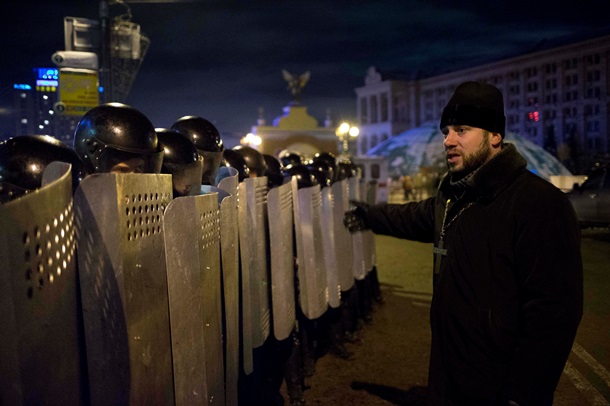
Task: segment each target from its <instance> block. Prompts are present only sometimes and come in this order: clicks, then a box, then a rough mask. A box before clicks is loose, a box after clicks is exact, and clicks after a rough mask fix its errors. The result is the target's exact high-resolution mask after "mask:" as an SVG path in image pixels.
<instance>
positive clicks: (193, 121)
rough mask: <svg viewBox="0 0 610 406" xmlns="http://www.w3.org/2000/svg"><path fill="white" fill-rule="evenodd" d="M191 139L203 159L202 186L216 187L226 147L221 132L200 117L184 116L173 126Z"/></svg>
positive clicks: (173, 128)
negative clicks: (217, 173) (217, 175)
mask: <svg viewBox="0 0 610 406" xmlns="http://www.w3.org/2000/svg"><path fill="white" fill-rule="evenodd" d="M171 129H172V130H175V131H178V132H180V133H182V134H184V135H186V136H187V137H188V138H190V139H191V140H192V141H193V143H194V144H195V147H196V148H197V151H198V152H199V155H201V156H202V157H203V175H202V178H201V184H202V185H214V184H215V179H216V172H217V171H218V167H219V166H220V165H221V161H222V157H223V151H224V150H225V147H224V145H223V143H222V138H221V137H220V132H219V131H218V129H217V128H216V127H215V126H214V124H212V123H211V122H210V121H208V120H206V119H205V118H202V117H198V116H184V117H181V118H179V119H178V120H177V121H176V122H175V123H173V124H172V126H171Z"/></svg>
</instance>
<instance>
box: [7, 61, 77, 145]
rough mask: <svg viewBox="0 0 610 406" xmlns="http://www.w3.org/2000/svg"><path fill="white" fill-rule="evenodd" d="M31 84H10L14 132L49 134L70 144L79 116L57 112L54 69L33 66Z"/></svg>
mask: <svg viewBox="0 0 610 406" xmlns="http://www.w3.org/2000/svg"><path fill="white" fill-rule="evenodd" d="M33 72H34V75H33V77H32V83H27V84H16V85H14V86H13V100H14V107H15V133H14V134H13V136H20V135H51V136H53V137H55V138H57V139H58V140H60V141H62V142H64V143H66V144H68V145H72V139H73V136H74V129H75V128H76V124H78V120H79V119H80V117H78V116H65V115H61V114H58V113H57V112H56V111H55V109H54V106H55V104H56V103H57V102H58V101H59V98H58V90H59V72H58V70H57V68H35V69H34V70H33Z"/></svg>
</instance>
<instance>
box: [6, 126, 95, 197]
mask: <svg viewBox="0 0 610 406" xmlns="http://www.w3.org/2000/svg"><path fill="white" fill-rule="evenodd" d="M54 161H60V162H66V163H69V164H70V165H72V192H73V193H74V191H75V190H76V187H77V186H78V184H79V182H80V181H81V180H82V179H84V178H85V176H87V174H88V173H87V171H86V170H85V163H84V162H83V161H82V160H81V159H80V157H79V156H78V155H77V154H76V153H75V152H74V150H72V149H71V148H70V147H68V146H67V145H65V144H64V143H62V142H61V141H59V140H58V139H56V138H53V137H51V136H48V135H25V136H20V137H13V138H9V139H8V140H6V141H3V142H1V143H0V204H2V203H6V202H8V201H10V200H13V199H16V198H18V197H20V196H23V195H24V194H26V193H29V192H31V191H33V190H36V189H39V188H40V187H41V186H42V174H43V172H44V170H45V168H46V167H47V166H48V165H49V164H50V163H51V162H54Z"/></svg>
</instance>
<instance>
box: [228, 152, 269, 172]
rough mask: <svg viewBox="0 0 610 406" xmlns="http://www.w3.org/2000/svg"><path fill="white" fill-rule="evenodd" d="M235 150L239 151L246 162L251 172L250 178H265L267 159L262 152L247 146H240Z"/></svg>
mask: <svg viewBox="0 0 610 406" xmlns="http://www.w3.org/2000/svg"><path fill="white" fill-rule="evenodd" d="M233 150H234V151H237V152H238V153H239V154H240V155H241V156H243V157H244V159H245V160H246V166H247V167H248V170H249V171H250V177H253V176H265V169H266V165H265V159H264V158H263V155H262V154H261V153H260V152H258V151H257V150H256V149H254V148H252V147H249V146H246V145H238V146H236V147H234V148H233Z"/></svg>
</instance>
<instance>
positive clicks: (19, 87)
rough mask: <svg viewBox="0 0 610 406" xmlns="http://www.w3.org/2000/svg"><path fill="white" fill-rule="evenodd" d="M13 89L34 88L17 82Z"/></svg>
mask: <svg viewBox="0 0 610 406" xmlns="http://www.w3.org/2000/svg"><path fill="white" fill-rule="evenodd" d="M13 89H17V90H32V86H30V85H24V84H19V83H15V84H14V85H13Z"/></svg>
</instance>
